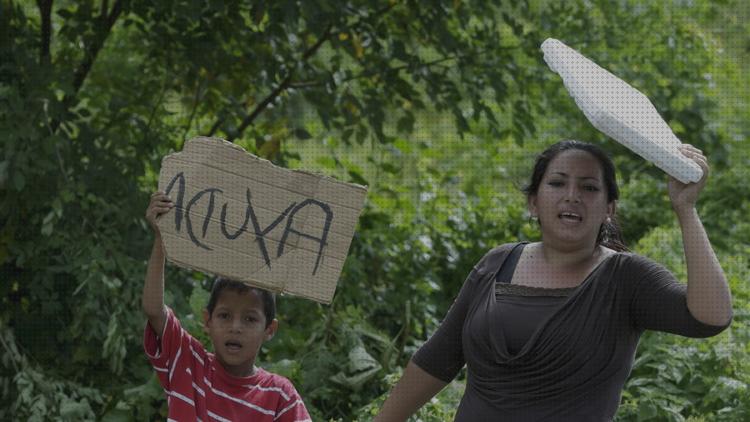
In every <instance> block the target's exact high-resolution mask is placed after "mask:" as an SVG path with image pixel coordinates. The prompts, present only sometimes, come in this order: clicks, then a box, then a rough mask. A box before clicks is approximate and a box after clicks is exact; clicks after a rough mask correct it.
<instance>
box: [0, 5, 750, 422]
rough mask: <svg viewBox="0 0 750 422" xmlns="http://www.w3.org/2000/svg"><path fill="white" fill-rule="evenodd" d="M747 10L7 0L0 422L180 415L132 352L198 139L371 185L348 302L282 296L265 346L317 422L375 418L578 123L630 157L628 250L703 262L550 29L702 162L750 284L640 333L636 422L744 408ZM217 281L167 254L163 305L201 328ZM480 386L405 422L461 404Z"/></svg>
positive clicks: (518, 229)
mask: <svg viewBox="0 0 750 422" xmlns="http://www.w3.org/2000/svg"><path fill="white" fill-rule="evenodd" d="M749 9H750V8H748V5H747V3H746V2H744V1H742V0H721V1H705V0H692V1H689V0H669V1H663V2H645V1H633V0H619V1H614V0H586V1H584V0H574V1H569V2H556V1H548V0H523V1H513V2H511V1H493V2H487V1H476V0H475V1H440V0H424V1H397V0H390V1H336V2H334V1H325V0H321V1H317V2H309V1H292V0H274V1H270V0H259V1H254V2H246V1H241V2H227V1H220V0H212V1H203V2H202V1H194V0H164V1H159V2H149V1H143V0H111V1H108V0H100V1H89V0H81V1H65V0H57V1H53V0H38V1H36V2H32V1H20V0H19V1H14V0H0V134H2V135H0V137H1V139H2V141H1V142H0V148H1V149H0V198H1V200H0V266H1V268H2V269H1V270H0V274H2V282H1V283H0V301H2V302H1V303H2V306H1V307H0V346H1V347H0V403H1V404H0V419H2V420H30V421H41V420H105V421H144V420H163V419H164V418H165V416H166V407H165V400H164V397H163V391H162V390H161V388H160V387H159V385H158V383H157V382H156V378H155V376H154V375H153V373H152V371H151V370H150V367H149V365H148V363H147V361H146V359H145V357H144V355H143V352H142V346H141V338H142V329H143V325H144V317H143V315H142V313H141V311H140V300H139V298H140V293H141V289H142V280H143V276H144V273H145V264H146V260H147V257H148V253H149V251H150V244H151V241H152V235H151V233H150V232H149V230H148V228H147V225H146V223H145V221H144V219H143V217H142V216H143V213H144V210H145V207H146V205H147V202H148V196H149V194H150V192H151V191H153V190H154V189H155V187H156V180H157V177H158V172H159V166H160V160H161V157H162V156H164V155H165V154H167V153H169V152H172V151H179V150H180V149H181V147H182V144H183V142H184V140H185V139H189V138H191V137H193V136H197V135H212V136H220V137H223V138H225V139H228V140H231V141H233V142H235V143H236V144H238V145H241V146H243V147H244V148H246V149H247V150H248V151H250V152H252V153H254V154H257V155H259V156H262V157H264V158H267V159H270V160H272V161H273V162H274V163H276V164H278V165H281V166H285V167H288V168H305V169H310V170H315V171H318V172H321V173H323V174H328V175H332V176H335V177H337V178H339V179H341V180H345V181H352V182H356V183H362V184H367V185H369V189H370V190H369V195H368V200H367V206H366V208H365V210H364V212H363V214H362V216H361V218H360V221H359V226H358V230H357V234H356V235H355V238H354V240H353V243H352V246H351V250H350V254H349V258H348V260H347V261H346V265H345V268H344V271H343V274H342V277H341V280H340V281H339V285H338V289H337V292H336V296H335V298H334V301H333V303H332V304H331V305H330V306H323V305H318V304H315V303H312V302H309V301H305V300H302V299H296V298H292V297H283V298H281V299H280V300H279V306H280V312H279V316H280V320H281V330H280V331H279V334H278V335H277V336H276V338H275V339H274V340H273V341H271V342H270V343H267V344H266V345H265V346H264V347H263V350H262V353H261V357H260V361H261V364H262V365H263V366H265V367H267V368H269V369H271V370H273V371H277V372H279V373H282V374H284V375H287V376H289V377H290V378H291V379H292V380H293V381H294V383H295V385H296V386H297V387H298V389H299V390H300V392H301V394H302V396H303V397H304V399H305V401H306V404H307V406H308V408H309V410H310V411H311V413H312V415H313V419H314V420H316V421H318V420H320V421H324V420H328V421H331V420H332V421H349V420H359V421H367V420H370V419H371V417H372V415H373V414H374V412H376V410H377V409H378V407H379V405H380V404H381V403H382V401H383V399H384V397H385V394H386V393H387V391H388V389H389V388H390V386H392V385H393V383H394V382H395V381H396V380H397V379H398V375H399V374H400V371H401V370H402V368H403V367H404V365H405V364H406V362H407V361H408V359H409V357H410V356H411V354H412V353H413V352H414V351H415V350H416V349H417V348H418V347H419V345H420V344H422V342H424V340H425V339H426V338H428V336H429V335H430V333H432V332H433V331H434V330H435V328H436V326H437V324H438V323H439V321H440V320H441V318H442V317H443V315H444V314H445V312H446V310H447V308H448V306H449V304H450V303H451V301H452V300H453V298H454V297H455V295H456V293H457V292H458V289H459V288H460V286H461V283H462V281H463V279H464V277H465V276H466V274H467V273H468V271H469V269H470V268H471V266H472V265H473V264H474V263H475V262H476V260H477V259H479V257H481V256H482V254H484V252H486V251H487V250H488V249H489V248H491V247H493V246H494V245H497V244H500V243H503V242H508V241H515V240H519V239H534V238H536V236H538V233H537V231H536V228H535V227H534V226H532V225H531V224H530V223H529V221H528V218H527V215H526V213H525V204H524V199H523V197H522V195H521V194H520V191H519V187H520V186H522V185H523V184H524V180H525V177H526V176H527V175H528V174H529V171H530V166H531V163H532V161H533V156H534V155H535V154H536V153H538V152H539V151H541V150H542V149H543V148H544V146H545V145H548V144H550V143H552V142H554V141H556V140H558V139H560V138H571V137H573V138H578V139H584V140H589V141H593V142H597V143H600V144H601V145H603V146H604V147H605V148H606V149H607V150H608V151H609V152H610V153H611V154H612V155H613V157H614V159H615V161H616V163H617V166H618V172H619V173H618V176H619V180H620V181H621V187H622V191H623V195H622V196H623V199H622V201H621V202H620V204H619V213H620V219H621V220H622V223H623V225H624V229H625V237H626V240H627V241H628V243H629V245H631V246H632V248H633V249H634V250H635V251H637V252H639V253H643V254H645V255H648V256H650V257H652V258H653V259H656V260H657V261H660V262H663V263H664V264H665V265H667V266H669V267H670V268H671V269H672V270H673V271H675V273H676V274H678V275H682V276H683V279H684V263H683V262H682V256H681V250H682V247H681V238H680V236H679V231H678V229H677V228H676V226H675V221H674V217H673V214H672V213H671V211H670V207H669V203H668V199H667V196H666V183H665V178H664V176H663V174H662V173H660V172H659V171H657V170H656V169H654V168H653V167H652V166H651V165H649V164H647V163H646V162H644V161H643V160H641V159H639V158H638V157H636V156H634V155H633V154H632V153H630V152H629V151H627V150H626V149H624V148H623V147H620V146H618V145H617V144H616V143H614V142H612V141H611V140H608V139H606V138H605V137H604V136H603V135H602V134H600V133H598V132H597V131H596V130H595V129H593V128H592V127H591V126H590V125H589V123H588V122H587V121H586V120H585V118H584V117H583V115H582V113H581V112H580V111H579V110H578V109H577V108H576V107H575V104H574V103H573V101H571V99H570V97H569V96H568V94H567V93H566V91H565V89H564V87H563V85H562V83H561V81H560V79H559V77H558V76H557V75H555V74H554V73H552V72H550V71H549V70H548V69H547V68H546V65H545V64H544V62H543V60H542V57H541V52H540V50H539V45H540V44H541V42H542V41H543V40H544V39H545V38H547V37H554V38H558V39H561V40H563V41H564V42H566V43H568V44H569V45H572V46H574V47H575V48H577V49H578V50H580V51H581V52H583V53H584V54H585V55H587V56H589V57H591V58H593V59H594V60H595V61H597V62H598V63H600V64H602V65H604V66H605V67H607V68H608V69H610V70H611V71H613V72H614V73H615V74H617V75H619V76H621V77H623V78H624V79H626V80H627V81H629V82H631V83H632V84H633V85H634V86H635V87H637V88H638V89H640V90H642V91H643V92H644V93H645V94H646V95H647V96H648V97H649V98H650V99H651V100H652V102H653V103H654V104H655V105H656V107H657V109H658V110H659V111H660V112H661V113H662V115H663V117H664V118H665V119H666V120H667V122H668V123H669V124H670V126H671V127H672V128H673V130H674V131H675V133H676V134H677V135H678V136H679V137H680V138H681V139H682V140H683V141H684V142H689V143H692V144H694V145H696V146H698V147H700V148H701V149H703V150H704V151H705V152H706V153H707V155H708V156H709V158H710V160H711V165H712V176H711V180H710V183H709V185H708V186H707V188H706V189H705V192H704V194H703V197H702V200H701V202H700V204H699V211H700V213H701V215H702V216H703V219H704V222H705V224H706V227H707V230H708V232H709V235H710V237H711V239H712V241H713V243H714V245H715V248H716V250H717V253H718V255H719V257H720V260H721V262H722V265H723V267H724V269H725V271H726V273H727V276H728V278H729V280H730V283H731V285H732V289H733V292H734V300H735V319H734V321H733V323H732V326H731V328H730V329H728V330H727V331H725V332H724V333H722V334H721V335H719V336H717V337H714V338H711V339H707V340H691V339H684V338H679V337H676V336H669V335H663V334H659V333H647V334H646V335H645V336H644V337H643V338H642V340H641V345H640V347H639V350H638V356H637V360H636V364H635V367H634V369H633V373H632V375H631V377H630V379H629V381H628V383H627V385H626V389H625V391H624V393H623V397H622V406H621V407H620V410H619V412H618V416H617V419H618V420H622V421H639V420H667V421H683V420H690V421H703V420H705V421H716V420H726V421H742V420H748V419H749V418H750V399H749V397H750V393H749V392H748V383H749V382H750V367H749V366H748V365H750V364H749V363H748V362H750V359H749V358H750V328H749V326H748V324H749V314H748V302H749V301H750V289H748V285H747V283H748V279H750V277H749V276H750V262H748V256H750V254H749V252H750V244H749V243H748V240H747V239H750V223H749V222H748V218H747V216H748V215H750V185H748V183H747V178H748V171H747V168H748V164H749V163H750V146H748V144H747V142H746V140H747V137H748V132H749V131H750V123H749V122H750V107H748V100H749V99H750V91H749V88H748V84H747V77H746V75H747V74H748V71H749V70H750V63H749V62H748V55H749V54H750V27H749V26H748V25H749V24H748V22H750V11H749ZM208 284H209V280H207V277H206V276H205V275H203V274H200V273H193V272H188V271H185V270H181V269H178V268H175V267H169V270H168V280H167V292H166V301H167V302H168V304H170V305H171V306H172V307H173V308H174V309H175V310H176V311H177V314H178V315H180V317H181V319H182V321H183V324H184V325H185V326H186V327H187V328H188V329H189V330H190V332H192V333H193V334H194V335H196V336H197V337H199V338H202V339H203V340H206V339H205V337H203V332H202V329H201V327H200V324H199V319H200V317H199V316H200V311H201V308H202V307H203V306H204V304H205V303H206V299H207V289H208ZM113 380H116V381H115V382H113ZM463 382H464V375H463V374H462V375H460V376H459V378H458V379H457V380H456V381H455V382H454V383H452V384H451V386H450V387H449V388H446V390H444V391H443V392H442V393H441V394H440V395H438V396H437V397H436V398H435V399H434V400H432V401H431V402H430V403H429V404H428V405H427V406H425V407H424V408H423V409H422V410H421V411H420V413H419V415H416V416H415V417H414V418H413V420H422V421H440V420H449V419H450V418H451V415H452V412H453V411H454V409H455V406H456V403H457V402H458V401H459V400H460V397H461V394H462V391H463Z"/></svg>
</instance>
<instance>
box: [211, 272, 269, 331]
mask: <svg viewBox="0 0 750 422" xmlns="http://www.w3.org/2000/svg"><path fill="white" fill-rule="evenodd" d="M224 290H232V291H235V292H237V293H239V294H243V293H248V292H250V291H255V292H256V293H258V295H259V296H260V299H261V302H263V315H265V317H266V327H268V326H269V325H270V324H271V322H273V320H274V318H276V295H274V294H273V293H271V292H269V291H268V290H263V289H259V288H257V287H252V286H248V285H247V284H245V283H243V282H241V281H235V280H230V279H228V278H222V277H217V278H216V280H214V285H213V287H212V288H211V297H210V298H209V299H208V305H206V310H207V311H208V315H213V313H214V308H215V307H216V301H218V300H219V294H220V293H221V292H222V291H224Z"/></svg>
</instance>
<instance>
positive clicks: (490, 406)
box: [375, 141, 732, 422]
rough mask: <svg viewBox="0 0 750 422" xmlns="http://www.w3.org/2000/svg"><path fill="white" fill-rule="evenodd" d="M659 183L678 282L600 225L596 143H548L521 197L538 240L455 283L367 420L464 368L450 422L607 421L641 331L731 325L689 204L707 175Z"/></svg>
mask: <svg viewBox="0 0 750 422" xmlns="http://www.w3.org/2000/svg"><path fill="white" fill-rule="evenodd" d="M682 153H683V154H685V155H686V156H688V157H690V158H692V159H693V160H695V161H696V162H697V163H698V164H699V165H700V166H701V168H702V169H703V174H704V175H703V178H702V179H701V180H700V181H699V182H697V183H690V184H682V183H680V182H679V181H677V180H675V179H673V178H671V179H670V181H669V197H670V199H671V202H672V207H673V209H674V211H675V213H676V214H677V218H678V220H679V223H680V227H681V230H682V236H683V242H684V245H685V260H686V262H687V270H688V283H687V287H686V286H685V285H684V284H682V283H679V282H678V281H677V280H675V278H674V276H673V275H672V274H671V273H670V272H669V271H667V270H666V269H665V268H664V267H662V266H661V265H659V264H656V263H655V262H653V261H651V260H649V259H647V258H644V257H641V256H638V255H635V254H632V253H628V252H627V251H626V250H625V248H624V246H623V244H622V242H621V241H620V235H619V231H618V229H617V226H616V224H615V223H614V222H613V219H614V217H615V210H616V201H617V199H618V189H617V183H616V180H615V170H614V165H613V164H612V161H611V160H610V159H609V157H607V155H606V154H605V153H604V152H602V150H601V149H599V148H598V147H596V146H594V145H592V144H587V143H583V142H577V141H563V142H560V143H557V144H555V145H553V146H551V147H550V148H548V149H547V150H546V151H545V152H543V153H542V154H541V155H540V156H539V158H538V159H537V162H536V165H535V167H534V172H533V175H532V179H531V183H530V185H529V186H528V188H527V189H526V190H525V193H526V196H527V201H528V209H529V212H530V214H531V216H532V218H534V219H538V222H539V225H540V228H541V234H542V240H541V242H538V243H528V244H526V243H519V244H509V245H502V246H499V247H497V248H495V249H493V250H491V251H490V252H489V253H487V254H486V255H485V256H484V257H483V258H482V259H481V260H480V261H479V262H478V263H477V264H476V265H475V266H474V269H473V270H472V272H471V273H470V274H469V276H468V278H467V279H466V281H465V282H464V285H463V287H462V289H461V292H460V293H459V295H458V298H457V299H456V301H455V302H454V304H453V306H452V307H451V309H450V310H449V312H448V315H447V316H446V318H445V320H444V321H443V322H442V324H441V325H440V327H439V328H438V330H437V332H436V333H435V334H433V336H432V337H431V338H430V339H429V340H428V341H427V342H426V343H425V344H424V345H423V346H422V348H420V350H419V351H417V353H416V354H415V355H414V356H413V358H412V360H411V362H409V364H408V365H407V367H406V370H405V371H404V375H403V376H402V378H401V380H400V381H399V382H398V384H397V385H396V386H395V387H394V389H393V391H392V392H391V394H390V396H389V397H388V399H387V400H386V402H385V404H384V405H383V408H382V409H381V412H380V414H379V415H378V416H377V417H376V418H375V421H376V422H391V421H404V420H406V419H407V418H408V417H409V415H411V414H413V413H414V412H416V410H417V409H419V408H420V407H421V406H422V405H423V404H424V403H425V402H426V401H427V400H429V399H430V398H431V397H433V396H434V395H435V394H437V393H438V392H439V391H440V390H441V389H442V388H443V387H444V386H445V385H446V384H447V383H449V382H450V381H451V380H452V379H453V378H454V377H455V376H456V374H458V372H459V370H460V369H461V368H462V367H463V365H464V363H466V364H467V370H468V379H467V383H466V391H465V392H464V396H463V398H462V400H461V404H460V406H459V408H458V410H457V413H456V418H455V421H495V420H503V421H542V420H550V421H560V420H571V421H605V420H611V419H612V418H613V417H614V415H615V413H616V411H617V406H618V405H619V402H620V394H621V391H622V388H623V385H624V384H625V381H626V379H627V377H628V375H629V373H630V370H631V368H632V365H633V357H634V356H635V351H636V346H637V344H638V339H639V337H640V335H641V334H642V333H643V331H644V330H646V329H651V330H659V331H666V332H670V333H675V334H679V335H683V336H688V337H708V336H713V335H716V334H718V333H720V332H721V331H722V330H724V329H725V328H726V327H727V326H728V325H729V324H730V322H731V319H732V307H731V294H730V292H729V287H728V285H727V282H726V278H725V277H724V273H723V271H722V269H721V266H720V265H719V262H718V260H717V259H716V255H715V254H714V251H713V249H712V248H711V245H710V243H709V240H708V237H707V236H706V232H705V229H704V228H703V224H702V223H701V221H700V219H699V217H698V214H697V212H696V210H695V203H696V201H697V199H698V193H699V192H700V191H701V189H703V187H704V185H705V183H706V178H707V176H708V164H707V163H706V158H705V157H704V156H703V154H702V153H701V151H699V150H698V149H696V148H694V147H692V146H688V145H686V146H684V147H683V148H682Z"/></svg>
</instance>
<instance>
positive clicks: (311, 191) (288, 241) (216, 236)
mask: <svg viewBox="0 0 750 422" xmlns="http://www.w3.org/2000/svg"><path fill="white" fill-rule="evenodd" d="M159 190H160V191H162V192H165V193H166V194H167V195H169V197H170V198H171V199H172V201H173V202H174V204H175V206H174V208H172V209H171V210H170V211H169V212H167V213H166V214H164V215H162V217H161V218H160V219H159V221H158V224H159V230H160V232H161V234H162V239H163V242H164V247H165V250H166V254H167V259H169V261H171V262H173V263H175V264H177V265H180V266H182V267H186V268H192V269H196V270H200V271H205V272H208V273H212V274H216V275H220V276H222V277H226V278H231V279H233V280H238V281H243V282H246V283H247V284H250V285H253V286H256V287H260V288H263V289H267V290H271V291H275V292H280V293H289V294H292V295H296V296H302V297H305V298H308V299H312V300H315V301H318V302H322V303H330V302H331V299H332V298H333V293H334V291H335V290H336V283H337V281H338V278H339V275H340V274H341V269H342V267H343V265H344V260H345V259H346V255H347V253H348V251H349V244H350V243H351V240H352V237H353V236H354V229H355V227H356V225H357V219H358V217H359V214H360V212H361V211H362V207H363V206H364V200H365V196H366V195H367V188H366V187H364V186H360V185H355V184H351V183H343V182H339V181H336V180H334V179H331V178H329V177H324V176H318V175H314V174H310V173H306V172H303V171H292V170H287V169H283V168H280V167H276V166H274V165H273V164H271V163H270V162H269V161H267V160H263V159H261V158H258V157H256V156H254V155H252V154H249V153H247V152H246V151H245V150H244V149H242V148H241V147H239V146H237V145H234V144H232V143H229V142H227V141H224V140H222V139H218V138H205V137H198V138H194V139H191V140H189V141H187V142H186V143H185V146H184V148H183V150H182V152H178V153H174V154H170V155H168V156H166V157H164V159H163V160H162V166H161V173H160V174H159Z"/></svg>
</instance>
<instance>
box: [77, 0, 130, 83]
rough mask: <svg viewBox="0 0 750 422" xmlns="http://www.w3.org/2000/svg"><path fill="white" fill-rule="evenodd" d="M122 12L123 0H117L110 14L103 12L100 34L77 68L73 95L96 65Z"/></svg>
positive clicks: (98, 28)
mask: <svg viewBox="0 0 750 422" xmlns="http://www.w3.org/2000/svg"><path fill="white" fill-rule="evenodd" d="M121 13H122V0H117V1H116V2H115V4H114V5H113V6H112V10H111V11H110V13H109V15H105V14H102V15H101V16H100V18H99V22H98V23H97V35H98V36H97V37H96V38H94V41H93V42H92V43H91V44H89V45H88V48H87V49H86V51H85V52H84V57H83V61H82V62H81V64H80V65H79V66H78V69H76V72H75V74H74V76H73V93H74V94H73V95H75V94H77V93H78V90H80V89H81V86H82V85H83V81H84V80H86V76H88V74H89V72H90V71H91V67H92V66H93V65H94V60H96V56H97V55H98V54H99V51H100V50H101V49H102V47H103V46H104V41H105V40H106V39H107V36H109V34H110V32H111V31H112V27H113V26H114V24H115V22H117V18H119V17H120V14H121Z"/></svg>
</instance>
